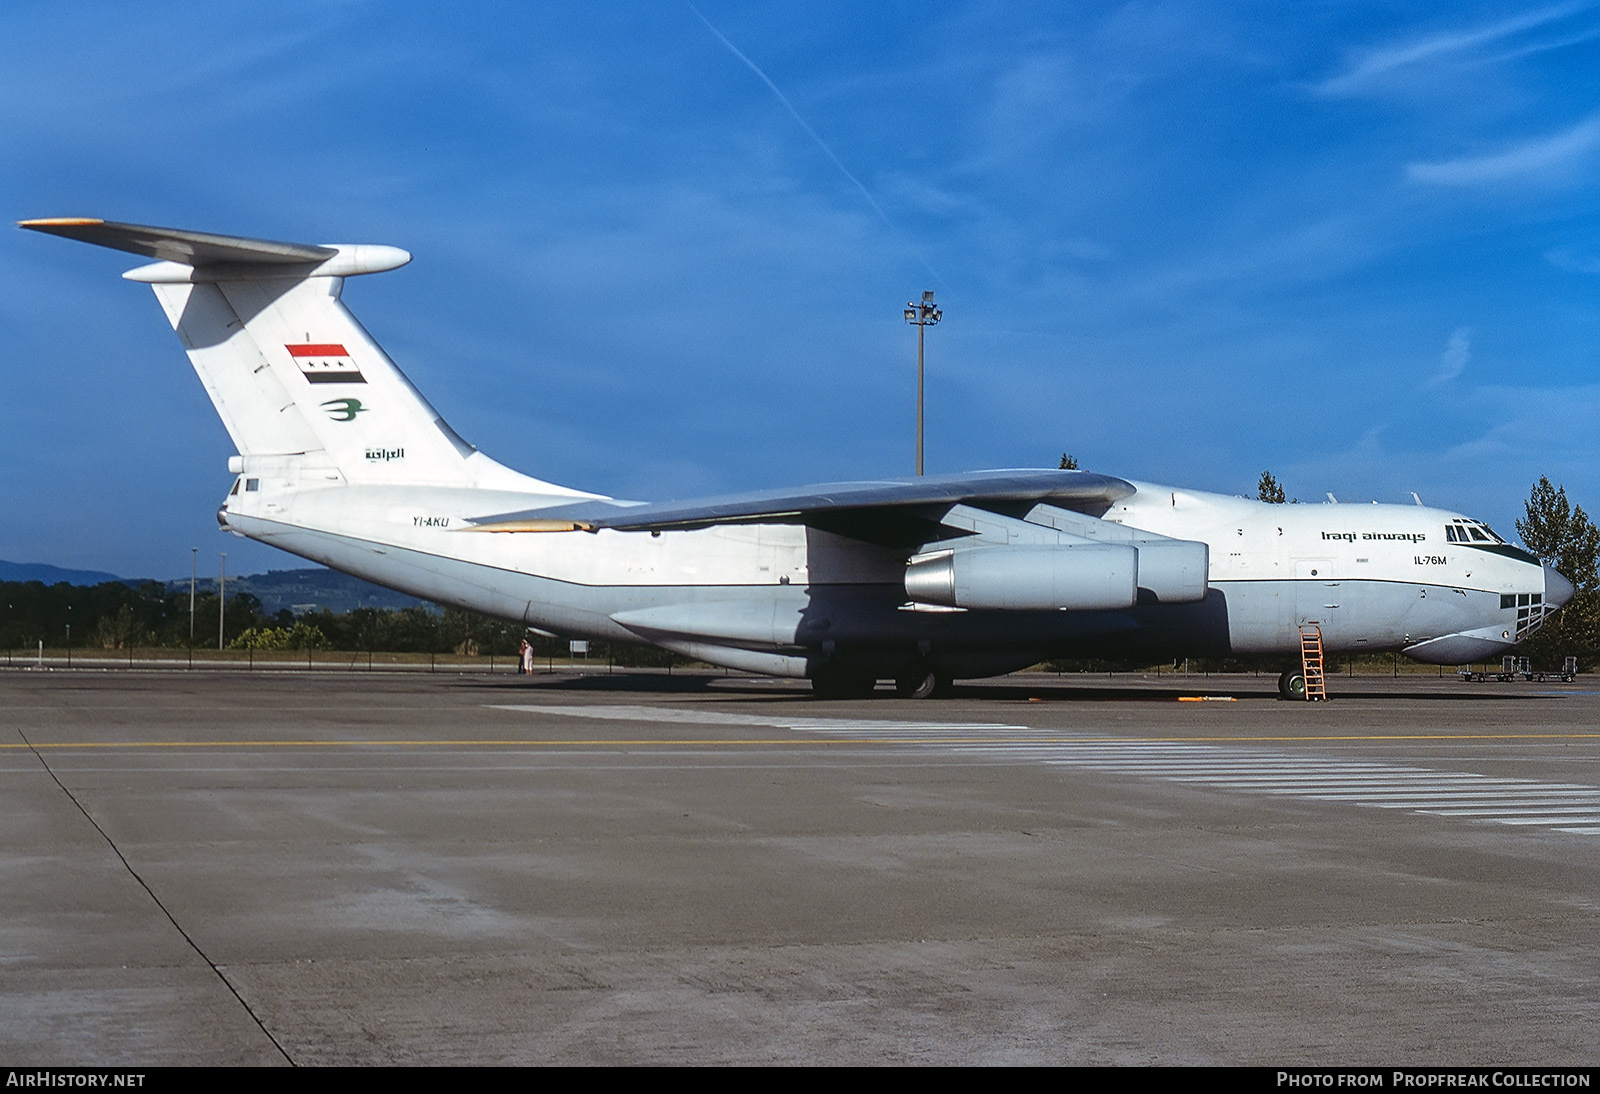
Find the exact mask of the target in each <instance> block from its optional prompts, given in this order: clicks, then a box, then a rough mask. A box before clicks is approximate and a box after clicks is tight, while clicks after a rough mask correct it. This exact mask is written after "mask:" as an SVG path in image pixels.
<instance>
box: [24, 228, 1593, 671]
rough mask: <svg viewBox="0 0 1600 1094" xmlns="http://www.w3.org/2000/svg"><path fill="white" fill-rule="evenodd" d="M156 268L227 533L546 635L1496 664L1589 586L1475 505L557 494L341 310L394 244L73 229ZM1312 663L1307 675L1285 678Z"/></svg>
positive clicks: (1064, 478)
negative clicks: (217, 446) (223, 486)
mask: <svg viewBox="0 0 1600 1094" xmlns="http://www.w3.org/2000/svg"><path fill="white" fill-rule="evenodd" d="M22 227H24V228H30V229H33V230H35V231H40V232H48V233H51V234H53V235H60V236H66V237H68V238H71V239H78V240H83V241H84V242H87V243H94V244H98V245H100V246H102V247H112V248H115V249H118V250H122V251H129V252H132V253H134V254H139V255H144V256H146V257H149V258H153V259H156V260H157V261H155V262H154V263H151V264H149V265H143V266H140V267H138V268H137V269H134V270H130V271H128V272H127V273H125V274H124V275H123V276H124V277H126V278H128V279H129V280H132V281H143V282H146V283H148V284H149V285H150V286H151V287H152V288H153V289H154V290H155V294H156V297H157V298H158V299H159V300H160V301H161V306H162V308H163V309H165V311H166V313H167V318H168V320H170V321H171V323H172V327H173V329H174V330H176V331H177V333H178V337H179V338H180V339H181V340H182V341H183V345H184V348H185V349H186V350H187V351H188V354H189V360H190V361H191V362H192V363H193V365H194V368H195V371H196V372H197V373H199V375H200V381H201V383H202V384H204V385H205V388H206V392H207V393H208V394H209V395H210V396H211V400H212V402H213V403H214V404H215V405H216V408H217V413H219V414H220V415H221V416H222V420H223V423H224V424H225V425H226V426H227V429H228V433H229V434H230V436H231V437H232V438H233V442H234V444H235V446H236V447H237V448H238V450H239V454H238V455H237V456H235V457H233V458H232V459H231V460H230V461H229V470H230V471H231V472H232V473H233V474H234V475H235V476H236V477H237V478H236V481H235V482H234V484H233V488H232V489H231V490H230V491H229V493H228V496H227V499H226V501H225V502H224V503H223V505H222V508H221V510H220V511H219V512H218V514H217V517H218V520H219V521H220V522H221V524H222V526H223V528H225V529H227V530H228V531H230V532H233V533H235V534H237V535H241V536H248V537H250V538H251V539H257V540H260V541H261V542H263V543H268V544H271V545H272V546H274V547H279V548H282V549H283V550H285V551H288V552H290V553H292V554H296V555H299V556H301V557H303V558H308V559H312V560H313V561H316V562H320V563H324V564H326V565H328V566H331V567H333V568H334V569H337V570H343V571H345V572H346V573H351V574H356V575H358V576H360V577H363V578H366V579H368V580H370V581H375V582H378V583H379V584H382V585H387V586H389V587H391V588H395V589H400V590H402V591H404V592H407V593H411V594H413V595H415V596H419V597H424V598H426V599H428V600H432V601H436V602H438V603H442V604H453V605H458V606H460V607H463V608H470V609H473V610H476V611H480V612H485V613H488V614H490V615H494V616H498V617H500V618H503V619H508V620H514V621H516V622H519V623H522V624H525V625H526V626H528V627H530V628H533V629H535V630H537V631H539V632H542V633H548V634H560V635H569V636H574V637H587V638H604V639H622V640H633V641H644V642H649V643H653V644H655V645H657V646H661V647H664V648H666V649H669V650H674V651H676V652H678V653H681V654H684V655H686V656H689V657H693V658H696V659H698V660H701V661H708V662H710V663H712V664H715V665H725V666H729V667H731V668H736V669H744V670H747V671H750V672H756V673H767V674H774V675H779V676H791V677H808V678H810V680H811V681H812V685H813V688H814V690H815V692H816V693H817V694H818V695H821V696H835V697H847V696H855V695H861V694H865V693H867V692H870V691H871V690H872V689H873V688H874V687H875V685H876V683H877V681H878V680H880V679H883V678H890V679H893V680H894V681H895V684H896V687H897V690H898V691H899V692H900V693H901V694H904V695H914V696H925V695H933V694H939V693H941V692H944V691H945V690H947V688H948V685H949V683H950V681H952V680H954V679H957V678H963V677H966V678H971V677H980V676H990V675H996V674H1000V673H1005V672H1011V671H1014V670H1017V669H1020V668H1024V667H1026V666H1028V665H1031V664H1034V663H1035V662H1038V661H1040V660H1043V659H1046V658H1053V657H1135V658H1141V659H1146V660H1152V661H1153V660H1156V659H1165V658H1169V657H1185V656H1199V657H1219V656H1226V655H1230V654H1238V655H1263V654H1269V655H1270V654H1283V655H1285V662H1286V663H1287V662H1289V660H1290V658H1291V657H1292V658H1293V664H1294V665H1295V666H1298V664H1299V653H1300V649H1301V645H1300V628H1301V627H1302V626H1303V625H1304V626H1309V625H1316V626H1318V627H1320V628H1321V633H1322V637H1323V642H1324V645H1325V648H1326V649H1327V650H1329V651H1361V650H1399V651H1401V652H1403V653H1405V654H1406V655H1408V656H1410V657H1413V658H1416V659H1418V660H1420V661H1427V662H1430V663H1434V664H1459V663H1465V662H1469V661H1479V660H1484V659H1487V658H1489V657H1492V656H1494V655H1497V654H1499V653H1500V652H1501V651H1503V650H1506V649H1508V648H1510V647H1511V646H1512V645H1514V644H1515V643H1516V642H1517V641H1519V640H1520V639H1522V638H1524V637H1526V636H1527V635H1529V634H1531V633H1532V632H1533V631H1534V630H1536V629H1537V628H1538V627H1539V625H1540V624H1541V623H1542V622H1543V621H1544V619H1545V617H1546V616H1547V615H1548V614H1550V613H1551V612H1554V611H1555V610H1557V609H1559V608H1560V607H1561V606H1562V605H1563V604H1565V603H1566V602H1567V601H1568V600H1569V599H1570V598H1571V597H1572V595H1573V591H1574V590H1573V587H1572V585H1571V584H1570V583H1569V582H1568V581H1567V580H1566V579H1565V578H1564V577H1562V576H1561V575H1560V574H1559V573H1557V572H1556V571H1555V570H1553V569H1551V568H1549V567H1546V566H1541V565H1540V563H1539V560H1538V559H1536V558H1534V557H1533V556H1532V555H1530V554H1528V553H1527V552H1526V551H1523V550H1521V549H1519V548H1517V547H1514V546H1511V545H1509V544H1507V543H1505V542H1504V541H1503V540H1501V539H1500V537H1499V536H1497V535H1495V534H1494V533H1493V532H1492V531H1490V530H1489V528H1488V527H1487V526H1486V525H1484V524H1482V523H1481V522H1479V521H1476V520H1472V519H1470V518H1468V517H1465V516H1462V515H1461V514H1459V513H1452V512H1447V511H1445V510H1440V509H1429V508H1425V507H1423V506H1421V505H1420V504H1418V505H1415V506H1392V505H1332V504H1322V505H1266V504H1263V503H1260V502H1256V501H1247V500H1245V499H1243V498H1237V497H1225V496H1222V495H1218V494H1205V493H1199V492H1197V491H1191V490H1180V489H1176V488H1173V487H1169V486H1157V485H1154V484H1151V483H1143V482H1133V481H1129V480H1125V479H1120V478H1114V477H1112V476H1109V475H1098V474H1091V473H1089V472H1084V471H980V472H976V473H973V474H966V475H952V476H930V477H927V478H914V479H889V480H883V481H875V482H853V483H830V484H827V485H821V486H806V487H800V488H798V489H794V490H779V491H770V492H763V493H754V494H740V495H733V496H728V497H718V498H708V499H703V500H698V501H687V502H669V503H666V504H641V503H637V502H625V501H619V500H616V499H613V498H608V497H605V496H603V495H600V494H590V493H585V492H583V491H580V490H572V489H568V488H566V487H563V486H555V485H552V484H550V483H547V482H543V481H541V480H539V479H534V478H530V477H528V476H526V475H523V474H520V473H518V472H516V471H512V470H510V469H508V468H506V467H504V466H502V465H501V464H498V463H496V462H495V461H494V460H491V459H490V458H489V457H488V456H485V455H484V454H483V453H481V452H479V451H478V450H477V449H476V448H474V447H473V446H472V445H470V444H468V443H467V442H466V441H464V440H462V439H461V437H460V435H458V434H457V433H456V431H455V430H453V429H451V428H450V426H448V425H446V424H445V422H444V420H443V419H441V418H440V417H439V415H438V413H437V412H435V411H434V409H433V407H431V406H429V405H428V401H427V400H426V399H424V398H423V397H422V395H421V394H420V393H419V392H418V391H417V390H416V388H414V387H413V386H412V385H411V383H410V381H408V380H407V379H406V377H405V375H404V374H403V373H401V371H400V370H399V369H398V368H397V367H396V366H395V364H394V362H392V361H390V360H389V358H388V356H387V355H386V354H385V353H384V352H383V350H382V349H381V348H379V346H378V344H377V343H376V342H375V341H373V339H372V338H371V337H370V336H369V335H368V334H367V332H366V331H365V330H364V329H362V327H361V325H360V324H359V323H358V322H356V320H355V318H354V317H353V316H351V314H350V313H349V312H348V311H347V310H346V309H345V307H344V306H343V305H342V304H341V303H340V301H339V295H340V290H341V288H342V286H343V284H344V279H345V278H346V277H350V276H353V275H355V274H366V273H379V272H382V271H384V270H392V269H395V268H396V267H398V266H402V265H404V264H405V263H407V262H409V261H410V259H411V256H410V255H409V254H407V253H406V252H405V251H402V250H399V249H397V248H394V247H382V246H365V245H363V246H349V245H321V246H313V245H308V244H298V243H275V242H270V241H266V240H257V239H243V238H237V237H232V236H219V235H211V234H208V233H202V232H191V231H181V230H175V229H168V228H152V227H144V226H139V225H132V224H118V223H113V222H110V221H103V220H94V219H82V218H63V219H49V220H30V221H24V222H23V223H22ZM1297 677H1298V667H1296V668H1294V669H1291V670H1290V671H1288V672H1285V674H1284V677H1283V678H1282V679H1281V680H1280V687H1282V688H1283V689H1285V692H1286V694H1287V693H1289V692H1290V691H1292V690H1293V688H1294V687H1295V685H1296V683H1297Z"/></svg>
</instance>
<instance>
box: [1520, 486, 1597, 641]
mask: <svg viewBox="0 0 1600 1094" xmlns="http://www.w3.org/2000/svg"><path fill="white" fill-rule="evenodd" d="M1526 509H1527V516H1526V517H1525V518H1524V519H1522V520H1519V521H1517V535H1518V536H1519V537H1520V538H1521V539H1522V545H1523V546H1524V547H1526V548H1527V549H1528V550H1529V551H1531V552H1533V553H1534V554H1536V555H1538V556H1539V559H1540V561H1542V562H1544V563H1545V564H1546V565H1548V566H1553V567H1555V568H1556V569H1557V570H1558V571H1560V573H1561V575H1562V576H1563V577H1565V578H1566V579H1567V580H1568V581H1570V582H1572V584H1573V585H1574V586H1576V587H1577V590H1578V592H1577V595H1575V596H1574V597H1573V598H1572V600H1571V602H1570V603H1568V604H1567V606H1566V608H1564V609H1563V610H1562V612H1561V614H1560V615H1558V616H1556V617H1555V618H1554V619H1551V620H1548V621H1546V623H1545V625H1544V627H1543V628H1542V629H1541V630H1540V631H1539V633H1537V634H1535V635H1534V636H1533V637H1532V638H1530V639H1529V640H1528V641H1526V642H1524V643H1523V644H1522V646H1521V647H1519V649H1518V652H1519V653H1522V654H1525V655H1526V656H1528V657H1530V658H1532V659H1533V662H1534V665H1535V667H1538V668H1545V669H1551V668H1558V667H1560V664H1561V659H1562V658H1564V657H1567V656H1574V657H1577V659H1578V662H1579V664H1581V665H1583V666H1584V667H1586V668H1588V667H1591V666H1593V665H1594V664H1595V663H1596V661H1600V528H1596V527H1595V525H1594V522H1593V521H1591V520H1590V519H1589V515H1588V514H1587V513H1585V512H1584V511H1583V506H1581V505H1578V506H1574V505H1573V504H1572V503H1571V502H1569V501H1568V500H1567V488H1566V487H1565V486H1552V485H1551V484H1550V479H1549V478H1548V477H1547V476H1543V475H1541V476H1540V477H1539V481H1538V482H1537V483H1535V484H1534V487H1533V490H1532V492H1531V493H1529V495H1528V501H1527V506H1526Z"/></svg>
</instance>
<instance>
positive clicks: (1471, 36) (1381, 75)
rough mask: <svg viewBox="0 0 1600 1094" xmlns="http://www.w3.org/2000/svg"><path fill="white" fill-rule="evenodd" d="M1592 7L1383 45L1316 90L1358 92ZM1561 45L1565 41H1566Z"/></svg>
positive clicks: (1563, 8)
mask: <svg viewBox="0 0 1600 1094" xmlns="http://www.w3.org/2000/svg"><path fill="white" fill-rule="evenodd" d="M1591 6H1593V5H1591V4H1587V3H1569V4H1557V5H1555V6H1553V7H1548V8H1541V9H1539V10H1538V11H1532V12H1529V13H1527V14H1526V15H1519V16H1517V17H1515V18H1512V19H1506V20H1503V21H1501V22H1498V23H1491V24H1489V25H1488V26H1482V27H1475V28H1471V29H1467V30H1450V31H1443V32H1441V33H1438V34H1433V35H1429V36H1428V37H1425V38H1419V39H1416V40H1413V41H1410V42H1406V43H1404V44H1400V45H1390V46H1380V47H1378V48H1376V49H1371V50H1368V51H1366V52H1365V53H1363V54H1361V55H1360V56H1359V57H1357V58H1356V59H1355V61H1354V63H1352V64H1351V65H1350V67H1349V68H1348V69H1347V70H1346V71H1344V72H1342V73H1340V74H1338V75H1337V76H1332V77H1329V78H1328V79H1327V80H1324V81H1323V82H1322V83H1321V84H1318V85H1317V91H1318V92H1319V93H1321V94H1323V95H1332V96H1337V95H1353V94H1359V93H1360V92H1361V91H1363V90H1366V89H1368V88H1369V87H1371V86H1372V85H1373V84H1377V83H1381V82H1382V81H1383V80H1384V79H1385V78H1386V77H1389V76H1392V75H1394V74H1396V73H1399V72H1401V71H1403V70H1405V69H1409V68H1414V67H1416V66H1418V65H1425V64H1429V63H1432V62H1434V61H1438V60H1441V59H1444V58H1448V57H1452V56H1456V55H1459V54H1463V53H1467V52H1470V51H1472V50H1475V49H1478V48H1480V47H1482V46H1487V45H1492V44H1494V43H1495V42H1499V41H1502V40H1504V39H1506V38H1510V37H1512V36H1514V35H1517V34H1521V33H1522V32H1523V31H1527V30H1532V29H1534V28H1535V27H1540V26H1544V25H1545V24H1547V23H1554V22H1557V21H1559V20H1561V19H1565V18H1567V17H1568V16H1570V15H1574V14H1576V13H1577V12H1580V11H1583V10H1585V9H1587V8H1589V7H1591ZM1561 44H1565V40H1564V41H1563V43H1561ZM1528 48H1529V49H1537V48H1539V47H1528Z"/></svg>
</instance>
